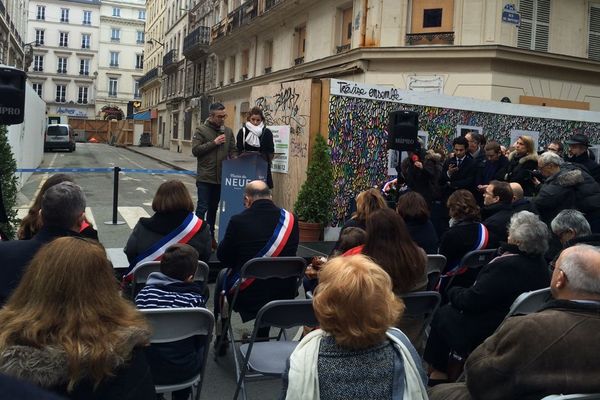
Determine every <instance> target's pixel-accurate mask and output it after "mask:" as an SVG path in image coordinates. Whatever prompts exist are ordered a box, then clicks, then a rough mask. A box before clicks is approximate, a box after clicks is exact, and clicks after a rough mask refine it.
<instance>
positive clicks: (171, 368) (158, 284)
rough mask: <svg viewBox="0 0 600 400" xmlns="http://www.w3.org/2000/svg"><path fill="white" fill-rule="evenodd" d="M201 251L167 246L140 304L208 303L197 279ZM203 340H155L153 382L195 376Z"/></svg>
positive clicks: (182, 394)
mask: <svg viewBox="0 0 600 400" xmlns="http://www.w3.org/2000/svg"><path fill="white" fill-rule="evenodd" d="M196 268H198V252H197V251H196V249H194V248H193V247H192V246H190V245H187V244H181V243H177V244H174V245H172V246H170V247H168V248H167V250H166V251H165V254H164V255H163V256H162V259H161V261H160V272H153V273H151V274H150V275H149V276H148V280H147V282H146V286H144V288H143V289H142V290H141V291H140V292H139V293H138V295H137V296H136V297H135V304H136V306H137V307H138V308H140V309H142V308H187V307H205V305H206V296H205V294H204V289H203V287H202V286H201V285H200V284H197V283H195V282H194V275H195V273H196ZM204 345H205V343H204V340H200V339H199V338H197V337H191V338H188V339H183V340H180V341H177V342H173V343H165V344H153V345H151V346H150V347H149V348H148V349H147V351H146V357H147V358H148V363H149V364H150V369H151V371H152V377H153V379H154V383H155V384H158V385H169V384H173V383H177V382H181V381H183V380H185V379H186V378H192V377H193V376H195V375H196V374H197V373H198V372H200V369H201V367H202V365H201V357H200V354H202V350H203V348H204ZM189 394H190V389H183V390H179V391H176V392H173V395H172V399H173V400H180V399H187V398H188V397H189Z"/></svg>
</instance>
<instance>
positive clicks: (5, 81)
mask: <svg viewBox="0 0 600 400" xmlns="http://www.w3.org/2000/svg"><path fill="white" fill-rule="evenodd" d="M26 80H27V74H25V72H24V71H21V70H20V69H16V68H12V67H0V125H15V124H20V123H22V122H23V118H24V117H25V110H24V109H25V81H26Z"/></svg>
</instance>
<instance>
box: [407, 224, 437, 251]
mask: <svg viewBox="0 0 600 400" xmlns="http://www.w3.org/2000/svg"><path fill="white" fill-rule="evenodd" d="M405 222H406V229H408V233H409V234H410V237H411V238H412V240H414V242H415V243H416V244H417V246H419V247H420V248H422V249H423V250H425V253H427V254H437V252H438V244H439V240H438V235H437V233H436V231H435V228H434V227H433V224H432V223H431V221H430V220H426V221H412V220H408V219H405Z"/></svg>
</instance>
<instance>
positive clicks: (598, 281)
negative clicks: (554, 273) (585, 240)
mask: <svg viewBox="0 0 600 400" xmlns="http://www.w3.org/2000/svg"><path fill="white" fill-rule="evenodd" d="M569 249H575V250H573V251H570V252H569V253H568V254H567V255H565V256H562V257H561V259H560V266H557V267H558V268H560V269H561V271H563V272H564V273H565V275H566V276H567V279H568V282H569V286H570V288H571V289H572V290H574V291H577V292H584V293H589V294H595V295H600V276H599V271H600V269H599V268H598V266H596V265H594V263H591V262H590V259H589V255H587V254H586V253H588V252H594V253H596V255H598V256H600V248H598V247H594V246H590V245H589V244H577V245H575V246H573V247H570V248H569Z"/></svg>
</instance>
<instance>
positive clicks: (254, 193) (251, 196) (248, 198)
mask: <svg viewBox="0 0 600 400" xmlns="http://www.w3.org/2000/svg"><path fill="white" fill-rule="evenodd" d="M260 199H269V200H270V199H271V189H269V186H267V184H266V183H265V182H264V181H261V180H256V181H252V182H250V183H248V184H247V185H246V187H245V188H244V204H245V205H246V207H250V206H251V205H252V203H254V202H255V201H256V200H260Z"/></svg>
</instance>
